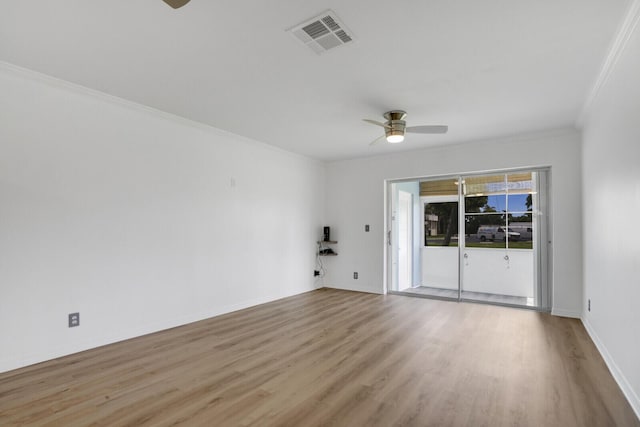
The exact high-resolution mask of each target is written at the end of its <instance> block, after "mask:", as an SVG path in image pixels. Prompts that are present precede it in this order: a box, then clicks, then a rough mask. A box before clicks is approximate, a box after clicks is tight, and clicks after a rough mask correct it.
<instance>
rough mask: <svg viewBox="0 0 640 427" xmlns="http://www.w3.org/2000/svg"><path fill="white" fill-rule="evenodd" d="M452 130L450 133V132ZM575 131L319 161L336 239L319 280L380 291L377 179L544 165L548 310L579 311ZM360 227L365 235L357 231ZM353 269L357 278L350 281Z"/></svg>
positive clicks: (381, 199) (380, 192)
mask: <svg viewBox="0 0 640 427" xmlns="http://www.w3.org/2000/svg"><path fill="white" fill-rule="evenodd" d="M452 131H455V130H452ZM580 156H581V152H580V134H579V133H578V132H576V131H574V130H561V131H555V132H545V133H539V134H532V135H521V136H518V137H513V138H505V139H503V140H499V141H476V142H473V143H470V144H462V145H456V146H451V147H441V148H433V149H425V150H419V151H411V152H404V153H398V154H393V155H385V156H374V157H368V158H361V159H354V160H346V161H337V162H333V163H329V164H328V165H327V216H326V218H327V225H330V226H331V227H332V233H335V234H334V236H335V238H336V239H337V240H339V241H340V244H339V246H340V251H339V254H340V255H339V256H337V257H335V258H333V259H332V260H331V263H330V265H329V263H327V264H328V265H327V276H326V278H325V283H326V284H327V285H330V286H333V287H337V288H344V289H353V290H361V291H367V292H375V293H382V292H384V286H383V280H384V277H383V272H384V259H383V256H384V255H383V248H384V244H385V243H384V241H385V236H384V181H385V179H399V178H410V177H423V176H436V175H444V174H453V173H466V172H479V171H487V170H495V169H505V168H514V167H529V166H551V181H552V184H551V185H552V189H551V194H550V198H551V203H552V216H553V218H552V220H553V223H552V231H551V232H552V234H551V240H552V241H553V248H552V251H551V256H552V257H553V271H552V273H553V277H552V280H553V312H554V313H557V314H563V315H569V316H575V317H579V316H580V314H581V311H582V256H581V251H582V239H581V232H582V228H581V224H582V223H581V187H580V177H581V175H580V174H581V169H580ZM364 224H371V227H372V232H371V233H364V232H363V227H364ZM353 271H358V272H359V273H360V274H359V279H358V280H354V279H353V276H352V274H353Z"/></svg>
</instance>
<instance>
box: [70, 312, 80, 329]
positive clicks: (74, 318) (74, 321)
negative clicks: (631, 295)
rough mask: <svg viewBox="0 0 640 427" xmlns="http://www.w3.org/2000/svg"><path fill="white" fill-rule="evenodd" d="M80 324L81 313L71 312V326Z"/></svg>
mask: <svg viewBox="0 0 640 427" xmlns="http://www.w3.org/2000/svg"><path fill="white" fill-rule="evenodd" d="M76 326H80V313H69V327H70V328H73V327H76Z"/></svg>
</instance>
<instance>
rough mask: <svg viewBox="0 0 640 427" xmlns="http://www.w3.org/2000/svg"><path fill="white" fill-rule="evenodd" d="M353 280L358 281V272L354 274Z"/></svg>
mask: <svg viewBox="0 0 640 427" xmlns="http://www.w3.org/2000/svg"><path fill="white" fill-rule="evenodd" d="M353 278H354V279H356V280H357V279H358V272H357V271H354V272H353Z"/></svg>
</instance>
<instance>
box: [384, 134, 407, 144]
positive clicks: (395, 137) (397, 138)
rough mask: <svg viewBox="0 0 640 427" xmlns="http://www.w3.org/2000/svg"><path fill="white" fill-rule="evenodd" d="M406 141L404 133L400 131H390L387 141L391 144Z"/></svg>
mask: <svg viewBox="0 0 640 427" xmlns="http://www.w3.org/2000/svg"><path fill="white" fill-rule="evenodd" d="M402 141H404V134H402V133H399V132H389V135H387V142H388V143H390V144H398V143H400V142H402Z"/></svg>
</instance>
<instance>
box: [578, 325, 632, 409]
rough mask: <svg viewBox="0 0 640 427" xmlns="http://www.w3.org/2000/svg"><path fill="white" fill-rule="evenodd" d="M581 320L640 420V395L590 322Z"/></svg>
mask: <svg viewBox="0 0 640 427" xmlns="http://www.w3.org/2000/svg"><path fill="white" fill-rule="evenodd" d="M580 320H582V324H583V325H584V328H585V329H586V330H587V333H588V334H589V336H590V337H591V340H592V341H593V343H594V344H595V345H596V348H597V349H598V351H599V352H600V354H601V355H602V358H603V359H604V363H606V365H607V367H608V368H609V371H611V375H613V379H614V380H616V382H617V383H618V386H619V387H620V389H621V390H622V393H623V394H624V395H625V397H626V398H627V401H628V402H629V405H631V408H632V409H633V411H634V412H635V413H636V416H637V417H638V419H640V397H638V394H637V393H636V392H635V390H634V389H633V387H631V384H629V381H627V377H625V376H624V374H623V373H622V371H621V370H620V368H618V365H617V364H616V362H615V361H614V360H613V357H611V353H609V350H607V347H606V346H605V345H604V343H603V342H602V341H601V340H600V337H598V334H597V333H596V331H595V330H594V329H593V327H592V326H591V324H590V323H589V321H588V320H587V319H585V318H581V319H580Z"/></svg>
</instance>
